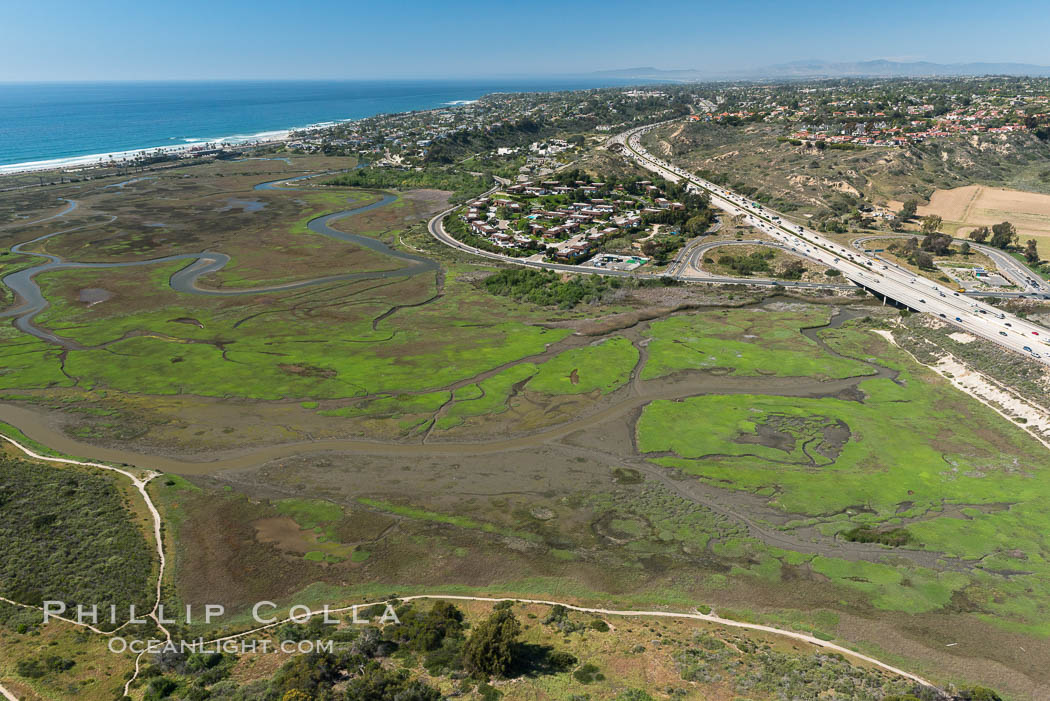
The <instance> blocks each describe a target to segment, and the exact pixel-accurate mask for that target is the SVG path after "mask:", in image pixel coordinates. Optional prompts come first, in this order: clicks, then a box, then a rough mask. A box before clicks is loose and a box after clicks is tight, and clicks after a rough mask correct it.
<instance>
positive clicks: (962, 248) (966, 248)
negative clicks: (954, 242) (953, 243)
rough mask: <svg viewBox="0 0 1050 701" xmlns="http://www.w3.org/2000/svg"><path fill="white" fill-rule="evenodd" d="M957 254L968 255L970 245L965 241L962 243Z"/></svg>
mask: <svg viewBox="0 0 1050 701" xmlns="http://www.w3.org/2000/svg"><path fill="white" fill-rule="evenodd" d="M959 253H961V254H962V255H964V256H968V255H970V244H969V243H967V242H966V241H963V243H962V245H961V246H959Z"/></svg>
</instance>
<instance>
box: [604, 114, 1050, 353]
mask: <svg viewBox="0 0 1050 701" xmlns="http://www.w3.org/2000/svg"><path fill="white" fill-rule="evenodd" d="M670 121H674V120H670ZM670 121H669V122H662V123H660V124H651V125H647V126H644V127H638V128H636V129H632V130H630V131H628V132H625V133H623V134H620V135H618V136H615V137H613V138H612V139H610V141H609V143H610V144H619V145H621V146H622V147H623V153H624V154H625V155H626V156H627V157H628V158H631V159H632V160H634V161H635V162H636V163H637V164H638V165H640V166H641V167H643V168H645V169H647V170H650V171H652V172H654V173H657V174H659V175H660V176H662V177H664V178H666V179H668V180H670V181H672V182H681V181H684V182H686V183H687V186H688V187H690V188H691V189H693V190H694V191H696V192H704V193H707V195H708V196H709V197H710V198H711V204H713V205H714V206H716V207H718V208H719V209H723V210H725V211H727V212H729V213H730V214H732V215H734V216H743V217H745V219H746V221H748V222H749V223H750V224H752V225H753V226H756V227H758V228H759V229H761V230H763V231H765V232H766V233H768V234H770V235H771V236H773V237H774V238H776V239H778V240H780V241H783V242H784V243H786V244H787V245H788V246H790V247H791V249H792V250H793V251H796V252H798V253H800V254H803V255H806V256H807V257H808V258H810V259H813V260H816V261H818V262H820V263H821V264H822V265H826V266H828V267H831V268H835V269H837V270H839V271H840V272H841V273H842V275H843V276H844V277H845V278H846V279H847V280H849V281H851V282H853V283H854V284H856V285H858V286H860V287H864V288H866V289H868V290H872V291H874V292H876V293H878V294H880V295H882V296H883V297H886V298H888V299H892V300H894V301H896V302H898V303H900V304H902V305H904V306H906V307H908V308H910V309H913V310H915V311H919V312H929V313H931V314H934V315H935V316H939V317H940V318H941V319H943V320H944V321H945V322H947V323H949V324H952V325H954V326H957V327H959V328H962V329H964V330H966V331H969V332H970V333H972V334H974V335H977V336H980V337H982V338H984V339H985V340H988V341H992V342H993V343H996V344H998V345H1000V346H1002V347H1003V348H1006V349H1009V350H1012V351H1014V352H1017V353H1020V354H1022V355H1024V356H1026V357H1028V358H1031V359H1032V360H1035V361H1037V362H1039V363H1041V364H1043V365H1050V329H1047V328H1046V327H1043V326H1039V325H1038V324H1034V323H1032V322H1031V321H1028V320H1026V319H1021V318H1020V317H1018V316H1015V315H1012V314H1007V313H1005V312H1003V311H1001V310H999V309H997V308H995V307H993V306H991V305H989V304H987V303H985V302H981V301H979V300H977V299H974V298H973V297H967V296H962V295H961V294H960V293H959V292H956V291H955V290H953V289H951V288H948V287H945V286H943V285H940V284H937V283H935V282H933V281H931V280H928V279H926V278H924V277H921V276H919V275H915V274H913V273H911V272H909V271H907V270H904V269H902V268H897V267H896V266H890V265H888V264H885V263H883V262H882V261H879V260H876V259H873V258H870V257H868V256H866V255H864V254H862V253H859V252H858V253H852V252H850V251H848V250H847V249H846V248H845V247H844V246H842V245H840V244H838V243H837V242H835V241H832V240H830V239H828V238H825V237H824V236H822V235H821V234H819V233H818V232H816V231H813V230H812V229H807V228H805V227H804V226H801V225H799V224H795V223H793V222H789V221H787V220H784V219H782V216H781V215H780V214H779V213H777V212H775V211H773V210H771V209H769V208H767V207H764V206H762V205H761V204H759V203H758V202H752V201H751V200H749V199H748V198H745V197H743V196H741V195H739V194H737V193H735V192H733V191H732V190H729V189H727V188H724V187H722V186H720V185H716V184H715V183H712V182H709V181H707V180H704V179H703V178H700V177H698V176H696V175H693V174H691V173H688V172H686V171H685V170H684V169H682V168H680V167H678V166H676V165H674V164H671V163H668V162H667V161H664V160H663V159H661V158H659V157H657V156H654V155H652V154H650V153H649V152H648V151H647V150H646V149H645V148H644V147H643V146H642V145H641V143H640V137H641V135H642V134H644V133H646V132H647V131H649V130H651V129H654V128H656V127H658V126H661V125H663V124H668V123H670Z"/></svg>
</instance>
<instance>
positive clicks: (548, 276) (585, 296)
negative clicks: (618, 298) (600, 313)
mask: <svg viewBox="0 0 1050 701" xmlns="http://www.w3.org/2000/svg"><path fill="white" fill-rule="evenodd" d="M482 284H483V285H484V286H485V289H486V290H487V291H488V292H489V293H491V294H494V295H500V296H503V297H511V298H512V299H515V300H517V301H519V302H528V303H530V304H538V305H540V306H544V307H559V308H561V309H572V308H573V307H575V306H577V305H578V304H585V303H586V304H593V303H596V302H600V301H602V300H603V299H605V298H607V297H609V296H611V293H614V292H615V291H616V290H619V289H621V288H622V287H623V286H624V285H625V282H624V281H622V280H619V279H618V278H606V277H604V276H601V275H573V276H571V277H569V278H568V279H567V280H566V279H562V277H561V276H559V275H557V274H556V273H554V272H551V271H549V270H544V271H540V270H530V269H528V268H520V269H509V270H501V271H499V272H498V273H496V274H495V275H491V276H489V277H487V278H485V281H484V282H483V283H482Z"/></svg>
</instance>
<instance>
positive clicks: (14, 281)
mask: <svg viewBox="0 0 1050 701" xmlns="http://www.w3.org/2000/svg"><path fill="white" fill-rule="evenodd" d="M312 177H316V175H305V176H299V177H297V178H285V179H282V180H274V181H271V182H266V183H261V184H259V185H256V186H255V189H256V190H291V191H297V190H298V188H295V187H290V186H289V185H288V183H291V182H293V181H296V180H304V179H306V178H312ZM396 200H397V198H396V197H395V196H394V195H389V194H384V195H383V197H382V199H380V200H378V201H377V202H373V203H371V204H366V205H362V206H360V207H353V208H350V209H345V210H342V211H339V212H334V213H332V214H326V215H323V216H320V217H317V218H315V219H312V220H311V221H310V222H309V223H308V224H307V227H308V228H309V229H310V231H312V232H314V233H316V234H320V235H322V236H327V237H329V238H333V239H337V240H339V241H345V242H347V243H351V244H354V245H357V246H362V247H364V248H367V249H369V250H372V251H375V252H377V253H381V254H383V255H387V256H391V257H393V258H397V259H398V260H400V261H402V262H404V263H405V265H403V266H402V267H400V268H397V269H395V270H379V271H372V272H348V273H339V274H336V275H325V276H321V277H316V278H310V279H307V280H296V281H293V282H285V283H280V284H274V285H260V286H258V287H248V288H236V289H216V288H206V287H200V286H199V285H198V280H199V278H200V277H201V276H202V275H209V274H211V273H215V272H218V271H220V270H222V269H223V268H224V267H225V266H226V264H227V263H229V262H230V256H228V255H227V254H225V253H221V252H218V251H200V252H199V253H180V254H176V255H171V256H163V257H160V258H150V259H147V260H139V261H124V262H116V263H92V262H77V261H69V260H66V259H64V258H62V257H61V256H58V255H55V254H52V253H43V252H40V251H38V250H29V249H30V248H31V247H33V246H35V245H36V244H39V243H42V242H44V241H46V240H48V239H51V238H54V237H56V236H61V235H62V234H68V233H72V232H74V231H79V230H81V229H84V228H87V227H89V226H98V224H85V225H83V226H78V227H73V228H71V229H63V230H61V231H55V232H52V233H50V234H45V235H43V236H37V237H36V238H33V239H30V240H28V241H23V242H21V243H18V244H16V245H14V246H12V247H11V252H12V253H18V254H22V255H31V256H37V257H40V258H44V259H45V261H44V262H43V263H40V264H38V265H33V266H30V267H27V268H23V269H22V270H18V271H16V272H13V273H10V274H8V275H6V276H4V277H3V278H2V279H0V282H2V283H3V284H4V285H6V286H7V287H8V288H9V289H10V290H11V291H12V292H14V293H15V298H16V300H17V301H16V304H15V306H13V307H11V308H9V309H7V310H4V311H2V312H0V319H2V318H11V317H14V325H15V327H16V328H17V329H19V330H20V331H22V332H24V333H27V334H29V335H31V336H35V337H37V338H40V339H42V340H44V341H47V342H48V343H53V344H55V345H58V346H61V347H62V348H64V349H66V350H80V349H83V348H85V346H82V345H80V344H78V343H77V342H75V341H73V340H70V339H67V338H63V337H62V336H59V335H58V334H56V333H54V332H52V331H49V330H48V329H45V328H43V327H41V326H38V325H37V324H36V323H35V320H36V318H37V317H38V316H39V315H40V314H41V313H42V312H43V311H44V310H46V309H47V308H48V306H49V303H48V301H47V298H46V297H45V296H44V294H43V292H42V290H41V289H40V285H38V284H37V281H36V277H37V276H38V275H40V274H42V273H46V272H53V271H56V270H70V269H78V268H97V269H106V268H128V267H136V266H142V265H155V264H157V263H170V262H172V261H177V260H188V261H190V262H189V264H188V265H186V266H185V267H184V268H181V269H180V270H178V271H177V272H175V273H174V274H173V275H172V276H171V278H170V279H169V281H168V284H169V285H170V286H171V289H173V290H175V291H176V292H181V293H184V294H196V295H214V296H234V295H254V294H263V293H272V292H282V291H286V290H295V289H299V288H302V287H310V286H312V285H321V284H325V283H329V282H343V281H352V280H369V279H384V278H398V277H408V276H412V275H418V274H420V273H425V272H430V271H435V270H437V269H438V264H437V263H435V262H434V261H432V260H430V259H428V258H424V257H422V256H417V255H414V254H411V253H406V252H403V251H398V250H395V249H393V248H390V247H389V246H388V245H386V244H385V243H383V242H382V241H380V240H379V239H376V238H372V237H370V236H361V235H359V234H350V233H347V232H345V231H339V230H338V229H334V228H332V227H331V226H330V224H331V223H332V222H335V221H336V220H339V219H344V218H346V217H349V216H353V215H356V214H363V213H364V212H368V211H371V210H373V209H378V208H380V207H385V206H387V205H389V204H391V203H392V202H394V201H396ZM65 201H66V202H67V203H68V206H67V207H66V209H64V210H63V211H61V212H59V213H58V214H55V215H52V216H49V217H47V218H45V219H40V220H37V221H35V222H31V223H32V224H40V223H43V222H45V221H50V220H53V219H57V218H60V217H63V216H65V215H67V214H69V213H70V212H72V211H74V210H75V209H76V208H77V206H78V203H77V202H76V201H75V200H65ZM115 219H116V217H113V218H111V219H110V220H109V221H108V222H104V223H110V222H112V221H114V220H115Z"/></svg>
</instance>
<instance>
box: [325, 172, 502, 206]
mask: <svg viewBox="0 0 1050 701" xmlns="http://www.w3.org/2000/svg"><path fill="white" fill-rule="evenodd" d="M324 184H325V185H338V186H341V187H365V188H396V189H399V190H415V189H420V188H431V189H435V190H450V191H452V197H451V199H453V200H463V199H466V198H468V197H473V196H475V195H478V194H480V193H482V192H484V191H485V190H487V189H488V188H489V187H491V185H492V178H491V177H486V176H484V175H473V174H471V173H468V172H464V171H459V170H455V171H453V170H445V169H443V168H436V167H427V168H423V169H422V170H399V169H395V168H371V167H368V168H359V169H357V170H352V171H350V172H348V173H344V174H343V175H339V176H337V177H334V178H331V179H329V180H326V181H325V182H324Z"/></svg>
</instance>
